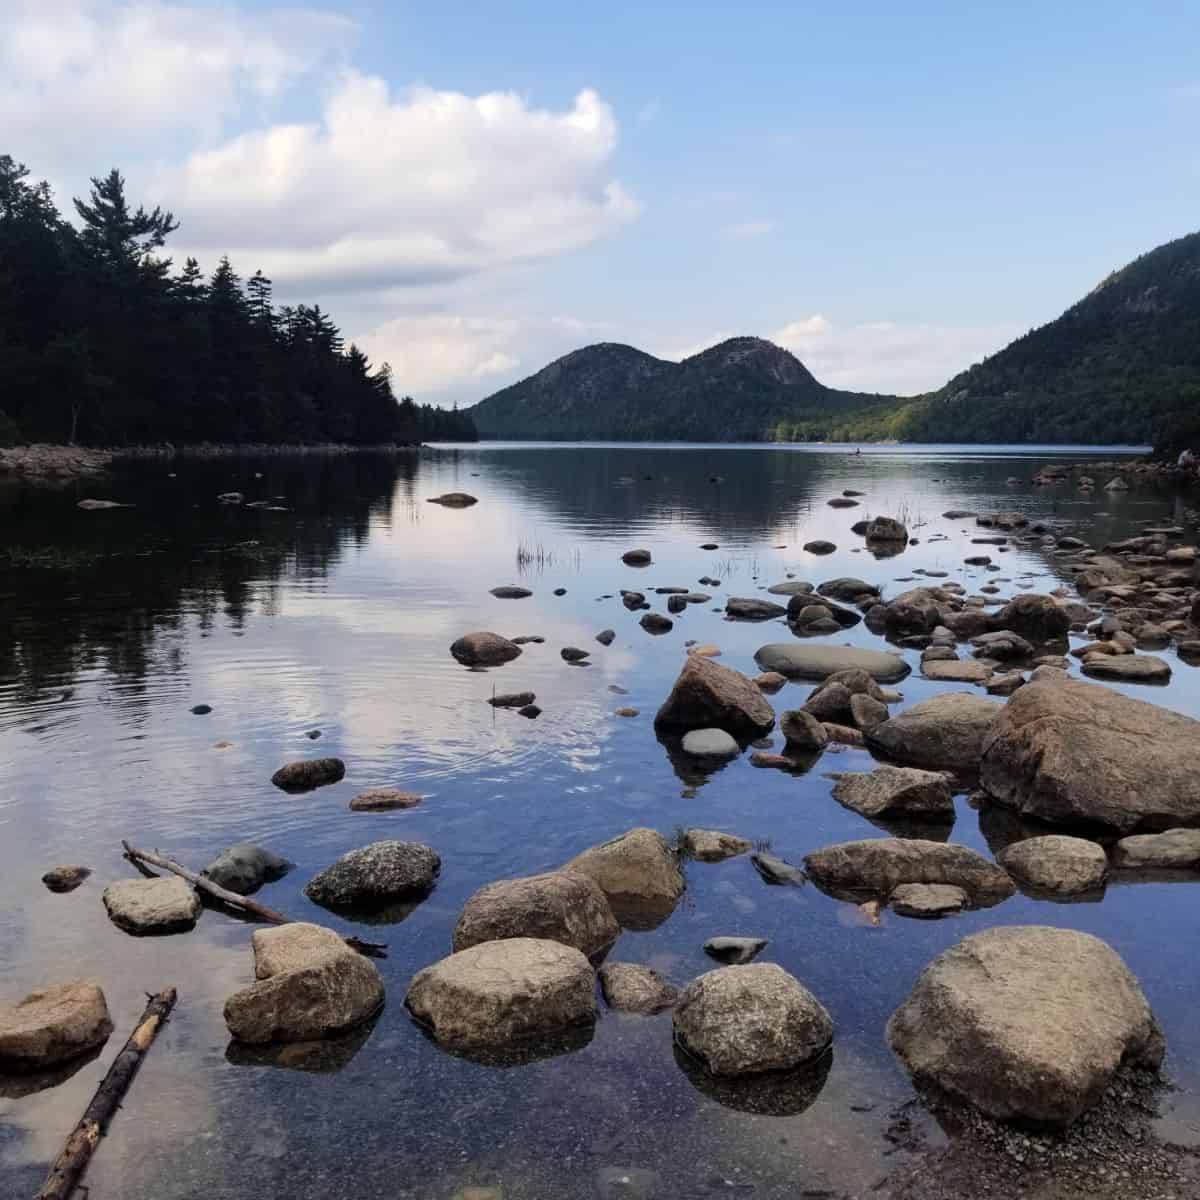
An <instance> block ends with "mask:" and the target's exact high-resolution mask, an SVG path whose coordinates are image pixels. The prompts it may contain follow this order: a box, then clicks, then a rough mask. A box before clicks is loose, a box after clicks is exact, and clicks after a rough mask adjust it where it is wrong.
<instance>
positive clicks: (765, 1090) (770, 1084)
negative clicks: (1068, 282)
mask: <svg viewBox="0 0 1200 1200" xmlns="http://www.w3.org/2000/svg"><path fill="white" fill-rule="evenodd" d="M674 1050H675V1063H676V1065H677V1066H678V1067H679V1069H680V1070H681V1071H682V1072H683V1073H684V1075H686V1076H687V1078H688V1082H689V1083H691V1085H692V1086H693V1087H694V1088H695V1089H696V1091H698V1092H701V1093H702V1094H703V1095H705V1096H707V1097H708V1098H709V1099H710V1100H715V1101H716V1102H717V1103H718V1104H722V1105H724V1106H725V1107H726V1108H732V1109H734V1110H735V1111H737V1112H746V1113H757V1114H759V1115H764V1116H772V1117H794V1116H797V1115H798V1114H799V1113H802V1112H806V1111H807V1110H808V1109H810V1108H811V1107H812V1106H813V1105H814V1104H815V1103H816V1102H817V1097H818V1096H820V1094H821V1089H822V1088H823V1087H824V1086H825V1081H826V1080H827V1079H828V1078H829V1072H830V1069H831V1068H832V1066H833V1051H832V1050H827V1051H826V1052H825V1053H824V1054H822V1055H821V1057H820V1058H819V1059H817V1060H816V1062H813V1063H806V1064H805V1065H804V1066H803V1067H801V1068H799V1069H797V1070H795V1071H764V1072H761V1073H759V1074H757V1075H741V1076H737V1077H732V1078H731V1077H728V1076H721V1075H714V1074H712V1072H711V1071H707V1070H706V1069H705V1068H704V1065H703V1064H702V1063H700V1062H698V1061H697V1060H696V1059H695V1058H693V1057H692V1056H691V1055H690V1054H689V1053H688V1052H687V1051H686V1050H685V1049H684V1048H683V1047H682V1046H680V1045H679V1043H678V1042H676V1043H675V1047H674Z"/></svg>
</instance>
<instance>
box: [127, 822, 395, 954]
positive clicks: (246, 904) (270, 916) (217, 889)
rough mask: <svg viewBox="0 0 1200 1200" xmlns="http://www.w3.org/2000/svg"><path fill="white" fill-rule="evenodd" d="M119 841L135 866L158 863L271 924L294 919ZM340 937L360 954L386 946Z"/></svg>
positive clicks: (376, 951)
mask: <svg viewBox="0 0 1200 1200" xmlns="http://www.w3.org/2000/svg"><path fill="white" fill-rule="evenodd" d="M121 845H122V846H124V847H125V857H126V858H127V859H129V861H130V862H132V863H133V865H134V866H136V867H140V866H142V865H144V864H146V863H150V864H151V865H153V866H156V867H161V868H162V869H163V870H164V871H171V872H172V873H173V874H175V875H179V876H181V877H182V878H183V879H186V880H187V881H188V883H190V884H191V885H192V886H193V887H198V888H199V889H200V890H201V891H202V892H207V893H208V895H210V896H212V897H213V898H214V899H217V900H220V901H221V903H222V904H228V905H229V906H230V907H231V908H237V909H241V910H242V911H243V912H247V913H250V914H251V915H252V916H256V917H261V918H262V919H263V920H264V921H270V922H271V924H272V925H291V924H294V922H295V918H294V917H289V916H287V915H286V914H285V913H281V912H278V911H277V910H276V909H273V908H268V907H267V906H266V905H265V904H261V903H260V902H259V901H257V900H255V899H253V898H251V897H250V896H239V895H238V894H237V893H236V892H231V891H229V890H228V889H226V888H223V887H221V885H220V884H218V883H213V881H212V880H211V879H209V878H208V877H207V876H206V875H198V874H197V873H196V872H195V871H192V870H189V869H188V868H187V867H185V866H183V865H182V864H181V863H177V862H176V861H175V860H174V859H171V858H167V857H166V856H165V855H162V854H158V853H157V852H155V851H152V850H137V849H135V848H134V847H133V846H131V845H130V844H129V843H128V842H126V841H124V840H123V841H122V842H121ZM342 941H344V942H345V943H346V945H347V946H350V947H351V948H352V949H354V950H357V951H358V952H359V953H360V954H367V955H370V956H372V957H382V956H383V955H384V954H386V952H387V946H386V945H385V944H384V943H383V942H367V941H364V940H363V939H362V938H357V937H354V936H353V934H351V935H349V936H343V938H342Z"/></svg>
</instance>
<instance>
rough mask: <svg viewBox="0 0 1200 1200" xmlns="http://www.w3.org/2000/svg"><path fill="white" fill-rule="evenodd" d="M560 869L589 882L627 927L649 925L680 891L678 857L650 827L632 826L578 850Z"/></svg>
mask: <svg viewBox="0 0 1200 1200" xmlns="http://www.w3.org/2000/svg"><path fill="white" fill-rule="evenodd" d="M562 869H563V870H564V871H568V872H570V871H573V872H576V873H577V874H580V875H586V876H587V877H588V878H589V879H591V880H593V881H594V882H595V883H596V884H597V885H598V886H599V888H600V890H601V891H602V892H603V893H604V894H605V896H607V897H608V902H609V904H610V905H611V906H612V910H613V913H614V914H615V915H616V918H617V920H618V921H620V923H621V924H622V925H624V926H625V927H626V928H627V929H653V928H654V927H655V926H656V925H659V924H661V923H662V922H663V921H665V920H666V919H667V917H669V916H670V915H671V913H672V912H674V911H675V905H676V904H678V903H679V897H680V896H682V895H683V873H682V872H681V871H680V869H679V860H678V858H677V857H676V855H675V853H674V852H673V851H672V849H671V847H670V846H669V845H668V844H667V840H666V838H664V837H663V835H662V834H661V833H659V832H658V831H657V830H654V829H645V828H638V829H631V830H629V831H628V832H627V833H623V834H621V835H620V836H619V837H615V838H612V839H611V840H610V841H607V842H602V843H601V844H600V845H598V846H592V847H590V848H589V849H587V850H584V851H583V852H582V853H581V854H577V855H576V856H575V857H574V858H573V859H571V861H570V862H568V863H566V864H565V865H564V866H563V868H562Z"/></svg>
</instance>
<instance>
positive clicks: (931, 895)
mask: <svg viewBox="0 0 1200 1200" xmlns="http://www.w3.org/2000/svg"><path fill="white" fill-rule="evenodd" d="M888 905H889V907H890V908H891V910H892V911H893V912H894V913H896V914H897V916H901V917H916V918H919V919H925V920H932V919H936V918H937V917H949V916H952V915H953V914H954V913H960V912H962V911H963V909H964V908H970V906H971V897H970V896H968V895H967V893H966V892H964V891H963V890H962V888H960V887H955V886H954V885H953V884H950V883H902V884H901V885H900V886H899V887H898V888H896V890H895V891H894V892H892V894H891V896H890V898H889V899H888Z"/></svg>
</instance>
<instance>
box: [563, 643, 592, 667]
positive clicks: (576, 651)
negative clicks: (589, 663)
mask: <svg viewBox="0 0 1200 1200" xmlns="http://www.w3.org/2000/svg"><path fill="white" fill-rule="evenodd" d="M558 656H559V658H561V659H562V660H563V662H569V663H579V662H583V661H584V659H586V658H591V656H592V652H591V651H590V650H582V649H580V647H578V646H564V647H563V648H562V649H561V650H560V651H559V652H558Z"/></svg>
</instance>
